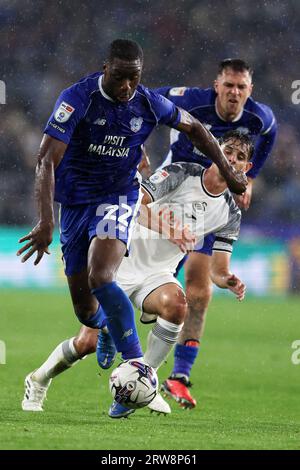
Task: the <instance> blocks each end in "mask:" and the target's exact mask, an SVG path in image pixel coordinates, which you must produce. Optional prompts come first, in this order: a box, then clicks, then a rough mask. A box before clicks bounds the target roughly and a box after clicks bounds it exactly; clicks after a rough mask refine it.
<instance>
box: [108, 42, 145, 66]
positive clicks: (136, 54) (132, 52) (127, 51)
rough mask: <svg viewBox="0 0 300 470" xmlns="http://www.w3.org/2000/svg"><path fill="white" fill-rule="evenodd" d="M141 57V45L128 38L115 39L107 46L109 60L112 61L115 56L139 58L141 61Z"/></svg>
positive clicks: (123, 58)
mask: <svg viewBox="0 0 300 470" xmlns="http://www.w3.org/2000/svg"><path fill="white" fill-rule="evenodd" d="M143 57H144V54H143V50H142V48H141V46H140V45H139V44H138V43H137V42H135V41H130V40H129V39H116V40H115V41H113V42H112V43H111V44H110V46H109V51H108V60H109V62H112V61H113V59H115V58H117V59H121V60H128V61H131V60H137V59H140V61H141V62H143Z"/></svg>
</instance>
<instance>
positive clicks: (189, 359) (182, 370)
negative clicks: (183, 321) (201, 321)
mask: <svg viewBox="0 0 300 470" xmlns="http://www.w3.org/2000/svg"><path fill="white" fill-rule="evenodd" d="M198 351H199V342H198V341H196V340H189V341H186V344H185V345H183V344H176V346H175V352H174V358H175V360H174V368H173V372H172V377H173V376H175V377H176V376H178V377H182V376H185V377H186V378H187V379H188V378H189V377H190V373H191V369H192V367H193V364H194V362H195V359H196V357H197V355H198Z"/></svg>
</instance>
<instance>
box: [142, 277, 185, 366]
mask: <svg viewBox="0 0 300 470" xmlns="http://www.w3.org/2000/svg"><path fill="white" fill-rule="evenodd" d="M143 310H144V311H145V312H147V313H149V314H154V315H155V314H156V315H158V317H157V321H156V323H155V325H154V326H153V328H152V330H151V331H150V332H149V335H148V344H147V351H146V353H145V361H146V362H147V364H149V365H150V366H151V367H154V368H155V369H157V368H158V367H159V366H160V365H161V364H162V362H163V361H164V360H165V359H166V357H167V355H168V354H169V352H170V351H171V349H172V347H173V346H174V344H175V343H176V341H177V339H178V335H179V333H180V331H181V329H182V325H183V322H184V318H185V315H186V313H187V303H186V298H185V294H184V292H183V290H182V289H181V288H180V287H179V286H178V285H177V284H175V283H169V284H164V285H163V286H160V287H158V288H157V289H155V290H154V291H153V292H151V294H149V295H148V296H147V297H146V298H145V300H144V302H143Z"/></svg>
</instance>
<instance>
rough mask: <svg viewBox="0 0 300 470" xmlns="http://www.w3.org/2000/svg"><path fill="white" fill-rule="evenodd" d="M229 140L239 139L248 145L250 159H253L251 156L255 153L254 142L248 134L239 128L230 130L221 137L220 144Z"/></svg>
mask: <svg viewBox="0 0 300 470" xmlns="http://www.w3.org/2000/svg"><path fill="white" fill-rule="evenodd" d="M229 140H233V141H235V140H238V141H239V142H240V143H241V144H243V145H247V147H248V149H249V151H248V161H250V160H251V158H252V157H253V153H254V144H253V141H252V139H251V137H249V135H248V134H246V133H245V132H243V131H240V130H238V129H235V130H232V131H228V132H226V133H225V134H223V135H222V137H220V138H219V144H220V145H221V144H224V143H225V142H228V141H229Z"/></svg>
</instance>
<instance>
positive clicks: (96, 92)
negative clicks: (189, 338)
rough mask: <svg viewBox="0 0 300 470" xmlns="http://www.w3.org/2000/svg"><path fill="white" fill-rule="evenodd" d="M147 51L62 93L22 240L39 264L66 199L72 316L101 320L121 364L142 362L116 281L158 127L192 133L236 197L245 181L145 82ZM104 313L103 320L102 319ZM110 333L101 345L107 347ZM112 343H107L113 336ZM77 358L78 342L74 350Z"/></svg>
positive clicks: (119, 54) (135, 50)
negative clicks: (148, 147)
mask: <svg viewBox="0 0 300 470" xmlns="http://www.w3.org/2000/svg"><path fill="white" fill-rule="evenodd" d="M142 66H143V52H142V49H141V48H140V46H139V45H138V44H137V43H135V42H134V41H129V40H123V39H117V40H115V41H113V42H112V43H111V45H110V49H109V53H108V58H107V60H106V62H105V64H104V68H103V70H104V71H103V73H101V72H97V73H94V74H92V75H89V76H87V77H85V78H83V79H82V80H80V81H79V82H78V83H75V84H74V85H72V86H70V87H69V88H67V89H66V90H64V91H63V92H62V93H61V95H60V96H59V98H58V100H57V102H56V104H55V107H54V110H53V113H52V115H51V116H50V119H49V121H48V123H47V125H46V127H45V130H44V136H43V139H42V142H41V146H40V150H39V154H38V162H37V168H36V200H37V204H38V210H39V222H38V223H37V225H36V226H35V227H34V228H33V229H32V230H31V232H30V233H28V234H27V235H26V236H24V237H23V238H21V239H20V243H23V242H26V244H25V245H24V246H23V247H22V248H21V249H20V250H19V251H18V253H17V254H18V255H22V254H23V257H22V262H25V261H27V260H28V259H29V258H30V257H31V256H32V255H34V254H35V253H36V259H35V262H34V264H35V265H37V264H38V263H39V262H40V260H41V259H42V257H43V255H44V254H45V253H47V254H49V249H48V247H49V245H50V244H51V241H52V234H53V230H54V210H53V201H54V200H55V201H57V202H59V203H60V233H61V236H60V239H61V244H62V252H63V260H64V265H65V274H66V276H67V280H68V285H69V289H70V294H71V298H72V302H73V306H74V311H75V313H76V315H77V317H78V319H79V320H80V322H81V323H83V324H84V325H86V326H89V327H91V328H100V329H101V327H102V326H103V321H105V323H106V324H107V328H108V330H109V332H110V334H111V337H112V338H113V341H114V344H115V346H116V348H117V351H119V352H121V354H122V358H123V360H127V359H132V358H141V357H142V356H143V353H142V350H141V346H140V343H139V339H138V335H137V332H136V327H135V321H134V310H133V306H132V304H131V302H130V301H129V298H128V297H127V295H126V294H125V293H124V291H123V290H122V289H121V288H120V286H119V285H118V284H117V283H116V282H115V276H116V273H117V270H118V268H119V265H120V263H121V261H122V258H123V257H124V256H125V255H126V254H127V253H128V249H129V244H130V238H131V234H132V229H133V224H134V222H135V217H136V214H137V212H138V208H139V204H140V200H141V191H140V184H139V178H138V172H137V166H138V164H139V162H140V160H141V153H142V152H141V147H142V145H143V144H144V142H145V140H146V139H147V137H148V136H149V134H150V133H151V131H152V130H153V128H154V127H155V126H156V125H157V124H160V123H161V124H166V125H168V126H170V127H172V128H175V129H178V130H179V131H181V132H185V133H186V134H187V135H188V136H189V138H191V140H192V141H193V145H195V146H196V147H197V148H198V149H199V150H200V151H201V152H204V153H205V154H206V155H207V156H208V157H209V158H211V159H212V160H213V161H214V162H215V163H216V164H217V165H218V167H219V169H220V172H221V174H222V175H223V177H224V178H225V180H226V181H227V183H228V186H229V188H230V189H231V190H232V191H235V192H238V193H242V192H244V191H245V189H246V186H247V182H246V179H245V176H244V175H243V174H242V172H240V173H239V172H235V170H234V169H233V168H232V167H231V165H230V164H229V163H228V161H227V159H226V158H225V156H224V155H223V153H222V150H221V148H220V146H219V144H218V142H217V140H216V139H215V138H214V137H213V136H212V135H211V134H210V132H209V131H207V129H205V127H204V126H202V125H201V124H200V123H199V122H198V121H197V120H196V119H195V118H193V117H192V116H191V115H190V114H189V113H187V112H186V111H184V110H180V109H179V108H178V107H177V106H176V105H174V104H173V103H172V102H171V101H169V100H167V99H166V98H164V97H162V96H161V95H159V94H158V93H156V92H153V91H151V90H149V89H147V88H145V87H144V86H142V85H140V84H139V82H140V79H141V73H142ZM104 317H105V320H104ZM104 336H105V332H103V335H102V338H101V335H100V341H101V343H102V344H105V339H104V338H103V337H104ZM106 336H107V342H108V344H107V345H106V346H107V347H109V341H111V340H110V335H106ZM70 354H72V345H71V346H70Z"/></svg>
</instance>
